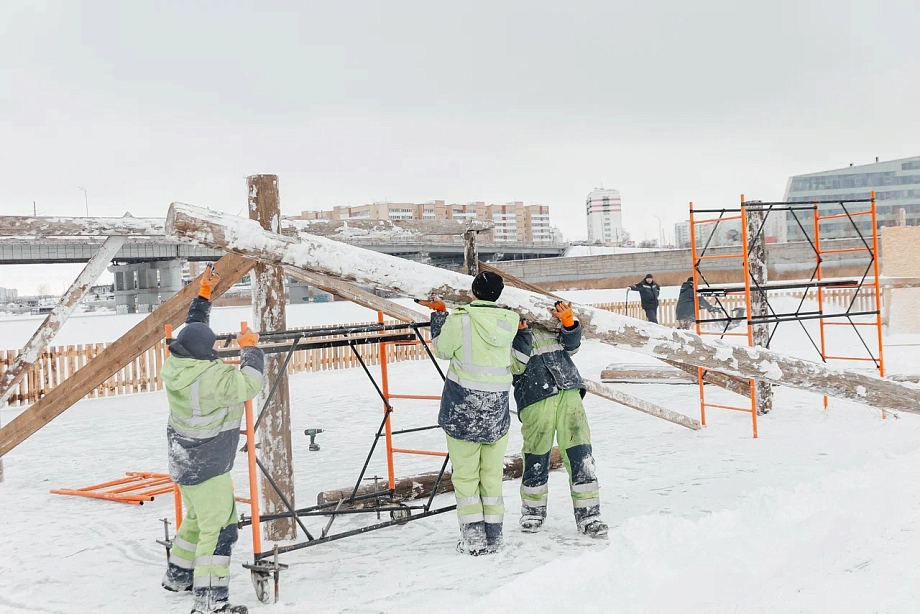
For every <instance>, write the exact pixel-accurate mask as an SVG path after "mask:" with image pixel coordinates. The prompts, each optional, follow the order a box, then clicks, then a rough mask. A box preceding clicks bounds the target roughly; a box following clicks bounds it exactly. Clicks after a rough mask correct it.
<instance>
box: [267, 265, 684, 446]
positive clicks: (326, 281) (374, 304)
mask: <svg viewBox="0 0 920 614" xmlns="http://www.w3.org/2000/svg"><path fill="white" fill-rule="evenodd" d="M477 262H478V261H477ZM480 264H483V263H480ZM490 269H491V267H489V268H488V269H484V270H490ZM284 270H285V273H287V274H289V275H291V276H292V277H294V278H295V279H299V280H301V281H305V282H306V283H309V284H313V285H316V286H317V287H321V288H322V289H323V290H326V292H332V293H333V294H339V293H341V294H339V296H342V297H343V298H348V300H350V301H352V302H354V303H357V304H359V305H361V306H363V307H367V308H368V309H375V310H377V311H380V312H383V313H385V314H387V315H389V316H391V317H394V318H396V319H398V320H401V321H403V322H416V323H419V322H427V321H428V316H426V315H425V314H424V313H421V312H418V311H415V310H413V309H409V308H408V307H403V306H402V305H399V304H398V303H394V302H393V301H390V300H387V299H385V298H382V297H379V296H376V295H374V294H371V293H370V292H367V291H366V290H362V289H361V288H357V287H355V286H354V285H353V284H350V283H348V282H344V281H338V280H333V279H330V278H328V277H326V276H324V275H320V274H318V273H310V272H306V271H304V270H303V269H297V268H295V267H290V266H286V267H285V269H284ZM509 277H510V276H509ZM513 282H514V283H519V282H521V280H519V279H517V278H516V277H514V278H513ZM523 283H526V282H523ZM320 284H321V285H320ZM541 292H542V290H541ZM346 295H347V296H346ZM417 349H418V350H419V351H422V350H421V348H417ZM585 384H586V386H587V389H588V392H590V393H591V394H595V395H597V396H600V397H602V398H604V399H607V400H608V401H613V402H615V403H618V404H620V405H623V406H624V407H629V408H630V409H635V410H638V411H641V412H643V413H646V414H649V415H650V416H655V417H656V418H661V419H662V420H667V421H668V422H673V423H674V424H679V425H680V426H684V427H687V428H690V429H693V430H699V428H700V423H699V422H697V421H696V420H693V419H691V418H687V417H686V416H683V415H681V414H678V413H676V412H672V411H670V410H668V409H665V408H664V407H659V406H658V405H655V404H653V403H649V402H648V401H643V400H642V399H639V398H636V397H634V396H633V395H630V394H627V393H625V392H621V391H619V390H612V389H610V388H608V387H607V386H603V385H601V384H599V383H597V382H593V381H590V380H585Z"/></svg>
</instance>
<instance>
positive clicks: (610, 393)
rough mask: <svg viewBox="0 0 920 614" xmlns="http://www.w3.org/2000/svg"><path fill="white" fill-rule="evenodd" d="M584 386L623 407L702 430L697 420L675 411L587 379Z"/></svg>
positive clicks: (592, 392) (694, 429)
mask: <svg viewBox="0 0 920 614" xmlns="http://www.w3.org/2000/svg"><path fill="white" fill-rule="evenodd" d="M585 385H586V386H587V387H588V392H590V393H591V394H596V395H597V396H599V397H603V398H605V399H607V400H608V401H613V402H614V403H619V404H620V405H625V406H626V407H629V408H632V409H635V410H638V411H641V412H642V413H645V414H648V415H650V416H655V417H656V418H661V419H662V420H667V421H668V422H673V423H674V424H677V425H680V426H683V427H685V428H688V429H690V430H693V431H698V430H700V429H701V428H702V426H701V425H700V422H699V421H698V420H695V419H693V418H690V417H687V416H685V415H683V414H679V413H677V412H676V411H671V410H670V409H665V408H664V407H659V406H658V405H655V404H653V403H649V402H647V401H643V400H642V399H637V398H636V397H634V396H632V395H629V394H626V393H625V392H620V391H619V390H615V389H613V388H611V387H610V386H604V385H603V384H598V383H597V382H594V381H591V380H589V379H585Z"/></svg>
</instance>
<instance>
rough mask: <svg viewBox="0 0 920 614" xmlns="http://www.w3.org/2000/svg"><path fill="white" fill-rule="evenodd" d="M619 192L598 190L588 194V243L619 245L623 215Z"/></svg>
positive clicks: (621, 235) (586, 210)
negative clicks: (597, 242)
mask: <svg viewBox="0 0 920 614" xmlns="http://www.w3.org/2000/svg"><path fill="white" fill-rule="evenodd" d="M620 209H621V202H620V192H619V190H605V189H603V188H598V189H596V190H594V191H593V192H591V193H590V194H588V198H587V200H586V202H585V212H586V213H587V214H588V241H591V242H595V241H600V242H601V243H619V242H620V241H621V240H622V238H623V214H622V212H621V210H620Z"/></svg>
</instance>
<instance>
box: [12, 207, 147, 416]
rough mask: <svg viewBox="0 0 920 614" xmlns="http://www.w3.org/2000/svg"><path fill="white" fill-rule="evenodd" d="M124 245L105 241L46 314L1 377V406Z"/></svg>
mask: <svg viewBox="0 0 920 614" xmlns="http://www.w3.org/2000/svg"><path fill="white" fill-rule="evenodd" d="M126 219H131V218H126ZM124 242H125V240H124V238H123V237H109V238H108V239H106V241H105V243H103V245H102V247H101V248H100V249H99V251H98V252H96V253H95V254H94V255H93V257H92V258H91V259H90V261H89V262H87V263H86V266H85V267H83V270H82V271H81V272H80V274H79V275H77V278H76V279H75V280H74V282H73V283H72V284H70V288H68V289H67V291H66V292H65V293H64V294H63V295H62V296H61V299H60V300H59V301H58V303H57V305H55V306H54V308H53V309H52V310H51V313H49V314H48V316H47V317H46V318H45V320H44V321H43V322H42V323H41V325H40V326H39V327H38V329H37V330H36V331H35V333H33V335H32V337H31V338H30V339H29V340H28V341H27V342H26V344H25V345H24V346H22V350H20V352H19V356H18V357H17V358H16V361H15V362H14V363H13V364H12V365H11V366H10V367H9V368H8V369H7V370H6V372H5V373H4V374H3V376H2V377H0V406H2V405H4V404H5V403H6V399H7V397H8V396H9V395H10V393H11V392H12V390H13V387H14V386H15V385H16V384H17V383H19V380H20V379H22V377H23V375H25V373H26V372H27V371H28V370H29V369H31V368H32V365H34V364H35V363H36V361H38V359H39V357H40V356H41V355H42V353H43V352H44V351H45V349H47V347H48V345H49V344H50V343H51V340H52V339H54V336H55V335H56V334H57V332H58V331H59V330H61V327H62V326H63V325H64V323H65V322H66V321H67V319H68V318H69V317H70V315H71V314H72V313H73V312H74V310H75V309H76V308H77V305H79V304H80V301H81V300H82V299H83V297H84V296H85V295H86V292H87V291H88V290H89V288H90V286H92V285H93V284H94V283H96V280H97V279H99V276H100V275H102V273H103V271H105V269H106V267H107V266H108V265H109V263H110V262H111V261H112V258H114V257H115V254H117V253H118V250H120V249H121V246H122V245H123V244H124ZM46 388H50V386H46Z"/></svg>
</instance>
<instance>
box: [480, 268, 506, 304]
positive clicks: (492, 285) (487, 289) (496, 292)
mask: <svg viewBox="0 0 920 614" xmlns="http://www.w3.org/2000/svg"><path fill="white" fill-rule="evenodd" d="M504 289H505V280H503V279H502V276H501V275H498V274H497V273H493V272H492V271H483V272H482V273H480V274H479V275H477V276H476V279H474V280H473V295H474V296H475V297H476V298H478V299H479V300H481V301H492V302H495V301H497V300H498V297H500V296H501V295H502V290H504Z"/></svg>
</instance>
